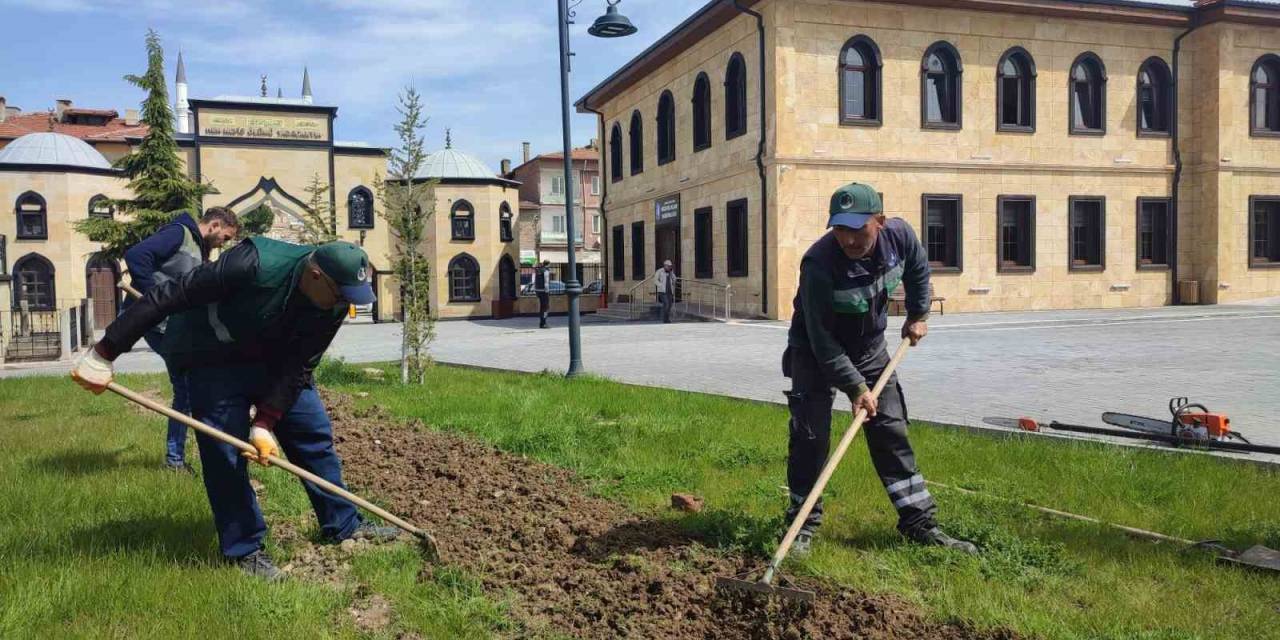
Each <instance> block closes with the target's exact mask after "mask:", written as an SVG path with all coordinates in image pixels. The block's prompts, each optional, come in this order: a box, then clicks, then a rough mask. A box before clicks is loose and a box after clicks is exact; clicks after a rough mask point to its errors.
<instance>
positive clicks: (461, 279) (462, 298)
mask: <svg viewBox="0 0 1280 640" xmlns="http://www.w3.org/2000/svg"><path fill="white" fill-rule="evenodd" d="M479 301H480V263H478V262H476V259H475V258H472V257H471V256H469V255H467V254H465V253H460V254H458V255H456V256H454V258H453V259H452V260H450V261H449V302H479Z"/></svg>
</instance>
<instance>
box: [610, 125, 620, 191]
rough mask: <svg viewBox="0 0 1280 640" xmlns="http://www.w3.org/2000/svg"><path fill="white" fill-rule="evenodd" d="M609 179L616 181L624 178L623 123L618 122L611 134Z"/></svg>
mask: <svg viewBox="0 0 1280 640" xmlns="http://www.w3.org/2000/svg"><path fill="white" fill-rule="evenodd" d="M609 179H610V180H612V181H614V182H617V181H619V180H621V179H622V125H620V124H618V123H616V122H615V123H613V132H612V133H610V134H609Z"/></svg>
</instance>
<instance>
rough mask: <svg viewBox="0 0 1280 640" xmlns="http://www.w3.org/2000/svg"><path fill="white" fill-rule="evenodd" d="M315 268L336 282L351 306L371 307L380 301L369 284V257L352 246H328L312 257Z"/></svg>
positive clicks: (342, 244)
mask: <svg viewBox="0 0 1280 640" xmlns="http://www.w3.org/2000/svg"><path fill="white" fill-rule="evenodd" d="M311 256H312V258H313V259H314V260H315V261H316V266H318V267H320V270H321V271H323V272H324V273H325V275H327V276H329V277H330V278H333V281H334V282H336V283H338V289H339V290H341V291H342V297H343V298H346V300H347V302H350V303H351V304H369V303H371V302H373V301H374V300H376V299H377V296H375V295H373V285H372V284H370V283H369V271H370V270H369V255H368V254H367V253H365V252H364V249H361V248H360V247H357V246H356V245H354V244H351V243H350V242H344V241H342V240H339V241H337V242H326V243H325V244H322V245H320V247H319V248H317V249H316V251H315V253H313V254H311Z"/></svg>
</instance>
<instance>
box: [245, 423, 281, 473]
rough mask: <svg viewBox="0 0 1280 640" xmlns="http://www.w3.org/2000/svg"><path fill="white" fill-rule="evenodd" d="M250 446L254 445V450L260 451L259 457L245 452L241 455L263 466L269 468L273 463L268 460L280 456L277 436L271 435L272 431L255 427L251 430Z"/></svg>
mask: <svg viewBox="0 0 1280 640" xmlns="http://www.w3.org/2000/svg"><path fill="white" fill-rule="evenodd" d="M249 444H251V445H253V446H254V448H255V449H257V450H258V455H256V456H255V455H254V454H252V453H249V452H248V451H245V452H244V453H242V454H240V455H242V456H244V457H246V458H248V459H250V460H253V461H254V462H257V463H258V464H260V465H262V466H268V465H270V464H271V461H270V460H268V459H267V458H268V457H269V456H276V457H279V456H280V444H279V443H277V442H276V436H275V434H273V433H271V430H270V429H266V428H263V427H259V426H257V425H254V427H253V428H252V429H250V430H249Z"/></svg>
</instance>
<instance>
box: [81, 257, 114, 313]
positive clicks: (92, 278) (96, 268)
mask: <svg viewBox="0 0 1280 640" xmlns="http://www.w3.org/2000/svg"><path fill="white" fill-rule="evenodd" d="M85 276H86V278H87V279H88V285H89V286H88V290H89V297H90V298H92V299H93V326H94V327H97V328H104V327H106V326H107V325H109V324H111V321H112V320H115V319H116V313H117V312H118V311H119V306H118V303H119V301H120V294H119V292H118V291H117V289H116V284H117V283H118V282H120V274H119V272H118V271H117V268H116V263H115V261H114V260H108V259H107V258H104V257H102V256H101V255H95V256H94V257H92V258H90V259H89V264H88V265H87V266H86V267H85Z"/></svg>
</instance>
